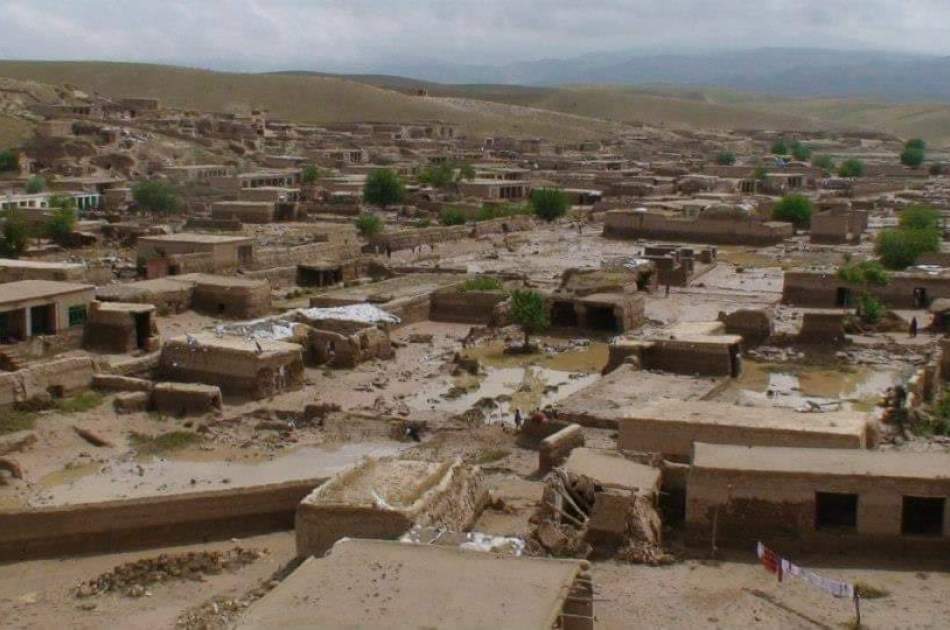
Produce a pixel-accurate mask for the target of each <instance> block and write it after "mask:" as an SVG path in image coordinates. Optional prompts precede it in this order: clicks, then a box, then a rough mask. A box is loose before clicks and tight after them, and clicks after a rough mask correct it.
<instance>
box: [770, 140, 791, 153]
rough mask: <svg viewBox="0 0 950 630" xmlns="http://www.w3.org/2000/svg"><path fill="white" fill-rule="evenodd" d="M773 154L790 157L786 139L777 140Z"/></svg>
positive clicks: (773, 147) (773, 145) (773, 144)
mask: <svg viewBox="0 0 950 630" xmlns="http://www.w3.org/2000/svg"><path fill="white" fill-rule="evenodd" d="M772 153H774V154H775V155H788V145H787V144H785V140H784V139H779V140H776V141H775V142H774V143H772Z"/></svg>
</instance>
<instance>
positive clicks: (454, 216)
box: [439, 208, 465, 225]
mask: <svg viewBox="0 0 950 630" xmlns="http://www.w3.org/2000/svg"><path fill="white" fill-rule="evenodd" d="M439 223H441V224H442V225H465V213H464V212H462V211H461V210H459V209H458V208H442V212H440V213H439Z"/></svg>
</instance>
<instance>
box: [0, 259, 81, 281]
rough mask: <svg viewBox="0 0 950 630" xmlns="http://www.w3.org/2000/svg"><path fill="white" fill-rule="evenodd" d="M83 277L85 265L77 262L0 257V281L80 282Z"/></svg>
mask: <svg viewBox="0 0 950 630" xmlns="http://www.w3.org/2000/svg"><path fill="white" fill-rule="evenodd" d="M85 277H86V267H85V265H82V264H79V263H61V262H46V261H42V260H18V259H12V258H0V283H6V282H16V281H18V280H52V281H55V282H81V281H82V280H84V279H85Z"/></svg>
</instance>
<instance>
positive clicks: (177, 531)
mask: <svg viewBox="0 0 950 630" xmlns="http://www.w3.org/2000/svg"><path fill="white" fill-rule="evenodd" d="M323 481H325V479H306V480H300V481H290V482H285V483H280V484H272V485H265V486H256V487H250V488H230V489H227V490H216V491H212V492H193V493H187V494H179V495H172V496H158V497H148V498H142V499H127V500H121V501H108V502H104V503H92V504H82V505H69V506H62V507H51V508H40V509H35V510H20V511H0V562H20V561H23V560H32V559H35V558H49V557H58V556H68V555H79V554H88V553H113V552H116V551H124V550H128V549H144V548H149V547H164V546H168V545H177V544H185V543H195V542H204V541H208V540H222V539H227V538H232V537H235V536H249V535H254V534H261V533H265V532H269V531H277V530H287V529H291V528H292V527H293V524H294V512H295V510H296V509H297V505H298V504H299V503H300V501H301V500H302V499H303V498H304V497H305V496H306V495H307V494H308V493H310V492H311V491H312V490H313V489H314V488H316V487H317V486H319V485H320V484H321V483H323Z"/></svg>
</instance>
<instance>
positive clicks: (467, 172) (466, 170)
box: [459, 164, 475, 181]
mask: <svg viewBox="0 0 950 630" xmlns="http://www.w3.org/2000/svg"><path fill="white" fill-rule="evenodd" d="M459 179H465V180H468V181H472V180H473V179H475V167H474V166H472V165H471V164H462V165H461V166H459Z"/></svg>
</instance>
